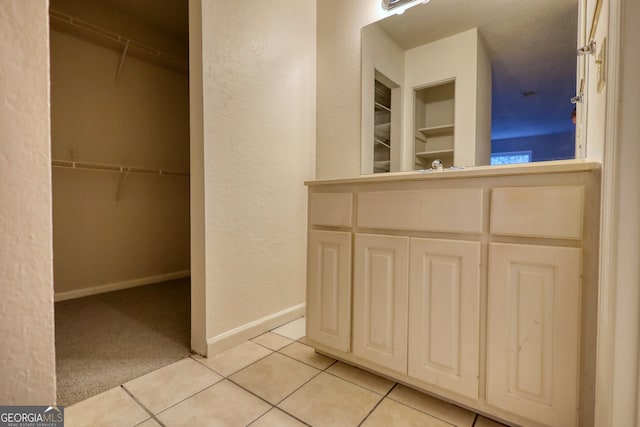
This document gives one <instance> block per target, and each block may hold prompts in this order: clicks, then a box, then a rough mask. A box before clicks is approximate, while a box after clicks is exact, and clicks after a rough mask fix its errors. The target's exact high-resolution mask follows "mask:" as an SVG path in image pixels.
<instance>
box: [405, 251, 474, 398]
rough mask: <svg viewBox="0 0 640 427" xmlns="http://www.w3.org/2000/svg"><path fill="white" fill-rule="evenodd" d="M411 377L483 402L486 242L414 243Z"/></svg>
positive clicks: (410, 293) (410, 315) (410, 322)
mask: <svg viewBox="0 0 640 427" xmlns="http://www.w3.org/2000/svg"><path fill="white" fill-rule="evenodd" d="M410 266H411V267H410V280H409V283H410V285H409V286H410V288H409V295H410V299H409V375H410V376H412V377H415V378H418V379H420V380H423V381H425V382H428V383H431V384H435V385H438V386H440V387H443V388H446V389H448V390H451V391H453V392H456V393H460V394H462V395H465V396H468V397H470V398H472V399H477V398H478V365H479V327H480V322H479V320H480V299H479V298H480V243H479V242H463V241H451V240H437V239H411V260H410Z"/></svg>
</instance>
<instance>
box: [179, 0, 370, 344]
mask: <svg viewBox="0 0 640 427" xmlns="http://www.w3.org/2000/svg"><path fill="white" fill-rule="evenodd" d="M315 23H316V14H315V2H314V1H313V0H277V1H271V2H264V1H262V0H246V1H242V2H229V1H221V0H203V1H202V63H203V121H204V123H203V138H204V141H203V143H204V150H203V155H204V165H203V167H204V197H205V202H204V218H203V219H204V224H203V225H202V229H203V230H204V233H205V247H204V252H205V263H206V266H205V271H204V272H203V273H198V274H202V276H204V277H205V282H206V285H205V286H206V289H205V294H206V312H207V327H206V331H207V332H206V333H207V339H208V343H209V351H210V352H215V351H219V350H220V349H222V348H225V347H228V346H229V345H232V344H234V343H235V342H237V341H239V340H240V339H246V338H248V336H247V335H246V334H249V333H251V334H254V333H260V332H261V331H262V330H265V328H267V327H268V325H266V324H265V323H263V322H267V321H268V319H272V317H273V316H274V314H277V313H281V314H284V317H280V320H284V321H286V318H287V315H290V314H292V313H293V315H300V314H302V313H303V304H304V301H305V282H306V267H305V265H306V219H307V200H306V198H307V192H306V188H305V186H304V181H305V180H308V179H312V178H313V176H314V161H315V158H314V153H313V147H314V140H315V87H314V82H315V66H316V49H315V46H316V36H315V34H316V31H315V28H316V25H315ZM192 54H193V50H192ZM193 59H194V58H192V60H193ZM195 88H196V86H195V85H194V89H195ZM198 125H199V124H198V123H195V122H192V126H196V127H197V126H198ZM356 125H358V124H357V123H356ZM193 144H197V141H196V140H195V139H194V140H193V141H192V145H193ZM199 150H200V148H199V147H197V146H196V147H194V146H192V155H193V153H195V152H197V151H199ZM192 158H193V157H192ZM202 276H201V277H202Z"/></svg>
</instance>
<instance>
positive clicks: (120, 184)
mask: <svg viewBox="0 0 640 427" xmlns="http://www.w3.org/2000/svg"><path fill="white" fill-rule="evenodd" d="M130 172H131V168H130V167H129V168H127V172H126V173H125V171H124V167H122V166H120V180H119V181H118V190H117V191H116V202H117V201H119V200H120V196H121V195H122V189H123V188H124V185H125V184H126V183H127V179H128V178H129V173H130Z"/></svg>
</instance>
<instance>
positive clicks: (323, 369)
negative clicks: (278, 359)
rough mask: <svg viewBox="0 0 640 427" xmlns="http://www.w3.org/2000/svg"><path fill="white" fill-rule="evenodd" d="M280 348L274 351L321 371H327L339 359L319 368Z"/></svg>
mask: <svg viewBox="0 0 640 427" xmlns="http://www.w3.org/2000/svg"><path fill="white" fill-rule="evenodd" d="M294 342H296V341H294ZM292 344H293V343H292ZM283 348H286V347H283ZM280 350H282V349H280ZM280 350H278V351H274V353H278V354H281V355H283V356H286V357H288V358H289V359H293V360H295V361H296V362H300V363H303V364H305V365H307V366H311V367H312V368H314V369H317V370H319V371H320V372H324V371H326V370H327V369H329V368H330V367H331V366H333V364H334V363H336V362H337V360H335V359H333V362H331V363H330V364H329V366H327V367H326V368H322V369H321V368H318V367H317V366H313V365H311V364H309V363H307V362H305V361H304V360H300V359H296V358H295V357H293V356H290V355H288V354H286V353H280ZM316 354H319V353H316ZM321 356H323V355H321ZM323 357H327V356H323ZM327 359H331V357H327Z"/></svg>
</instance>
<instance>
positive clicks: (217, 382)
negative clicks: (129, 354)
mask: <svg viewBox="0 0 640 427" xmlns="http://www.w3.org/2000/svg"><path fill="white" fill-rule="evenodd" d="M224 380H225V378H220V379H219V380H218V381H216V382H214V383H213V384H209V385H208V386H206V387H205V388H203V389H202V390H198V391H196V392H195V393H193V394H190V395H189V396H187V397H185V398H184V399H181V400H179V401H177V402H175V403H172V404H171V405H169V406H167V407H166V408H163V409H162V410H161V411H159V412H158V413H157V414H154V416H153V418H154V419H155V418H156V416H158V415H160V414H162V413H163V412H166V411H168V410H169V409H171V408H173V407H174V406H176V405H179V404H181V403H182V402H184V401H185V400H189V399H191V398H192V397H194V396H196V395H198V394H200V393H202V392H203V391H205V390H207V389H210V388H211V387H213V386H214V385H216V384H219V383H220V382H222V381H224ZM122 388H124V389H125V390H126V391H127V393H129V394H131V396H133V394H132V392H130V391H129V390H127V389H126V388H125V386H124V384H122ZM145 409H146V408H145ZM149 412H151V411H149ZM156 421H158V422H160V420H159V419H156ZM161 425H162V426H163V427H164V424H162V423H161Z"/></svg>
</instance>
